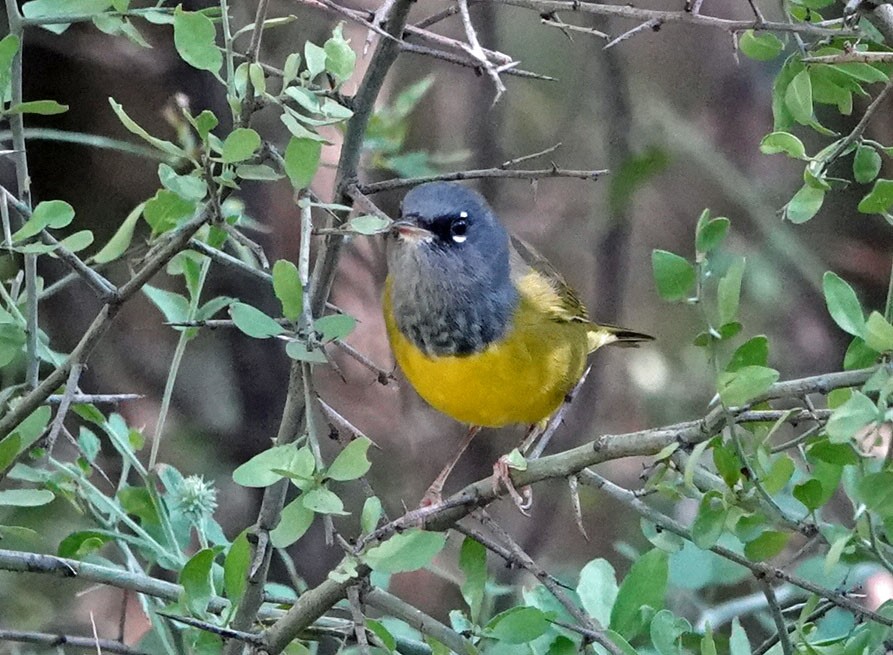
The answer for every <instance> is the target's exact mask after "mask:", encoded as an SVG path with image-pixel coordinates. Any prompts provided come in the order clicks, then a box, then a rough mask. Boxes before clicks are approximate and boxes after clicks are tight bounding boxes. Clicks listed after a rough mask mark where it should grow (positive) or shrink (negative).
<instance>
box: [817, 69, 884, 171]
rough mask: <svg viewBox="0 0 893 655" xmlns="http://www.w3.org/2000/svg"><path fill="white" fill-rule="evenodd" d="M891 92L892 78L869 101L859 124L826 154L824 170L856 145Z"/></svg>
mask: <svg viewBox="0 0 893 655" xmlns="http://www.w3.org/2000/svg"><path fill="white" fill-rule="evenodd" d="M891 90H893V78H891V79H890V80H888V81H887V83H886V84H885V85H884V88H883V90H882V91H881V92H880V93H878V94H877V97H876V98H875V99H874V100H872V101H871V104H870V105H868V107H867V108H866V109H865V113H864V114H862V118H860V119H859V122H858V123H856V127H854V128H853V131H852V132H850V133H849V134H847V135H846V136H845V137H844V138H843V139H841V140H840V141H838V142H837V146H836V147H835V148H834V150H832V151H831V152H830V153H828V156H827V157H825V160H824V166H823V167H824V168H826V167H827V166H828V165H829V164H831V163H832V162H833V161H834V160H836V159H837V158H838V157H839V156H840V155H841V154H842V153H844V152H845V151H846V150H847V148H849V147H850V146H851V145H853V144H854V143H856V141H858V140H859V139H861V138H862V135H863V134H864V133H865V130H866V128H867V127H868V123H869V122H870V121H871V118H872V116H874V114H875V112H877V110H878V109H880V107H881V105H882V104H883V103H884V100H886V99H887V96H888V95H889V94H890V91H891Z"/></svg>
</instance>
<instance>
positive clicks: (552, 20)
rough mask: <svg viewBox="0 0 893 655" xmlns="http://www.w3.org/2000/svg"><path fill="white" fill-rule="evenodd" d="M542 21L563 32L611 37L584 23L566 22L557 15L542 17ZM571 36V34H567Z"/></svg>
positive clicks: (606, 38) (604, 37)
mask: <svg viewBox="0 0 893 655" xmlns="http://www.w3.org/2000/svg"><path fill="white" fill-rule="evenodd" d="M540 22H541V23H542V24H543V25H548V26H549V27H557V28H558V29H560V30H561V31H562V32H566V31H571V32H582V33H583V34H590V35H592V36H597V37H598V38H600V39H605V40H606V41H607V40H609V39H610V38H611V35H610V34H605V33H604V32H601V31H599V30H596V29H593V28H591V27H583V26H582V25H573V24H572V23H565V22H564V21H562V20H559V19H558V17H557V16H549V17H548V18H541V19H540ZM567 37H568V38H570V35H567Z"/></svg>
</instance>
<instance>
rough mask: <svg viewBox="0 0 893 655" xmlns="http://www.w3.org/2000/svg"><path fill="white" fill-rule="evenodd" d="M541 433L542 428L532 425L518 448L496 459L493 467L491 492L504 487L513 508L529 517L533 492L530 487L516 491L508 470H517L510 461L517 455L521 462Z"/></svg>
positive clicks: (514, 463) (514, 464)
mask: <svg viewBox="0 0 893 655" xmlns="http://www.w3.org/2000/svg"><path fill="white" fill-rule="evenodd" d="M542 433H543V430H542V427H541V426H540V425H539V424H538V423H534V424H533V425H531V426H530V428H529V429H528V430H527V435H526V436H525V437H524V439H523V440H522V441H521V443H520V444H519V445H518V447H517V448H516V449H515V450H514V451H512V452H511V453H510V454H508V455H503V456H502V457H500V458H499V459H497V460H496V463H495V464H494V465H493V491H495V492H496V493H499V487H500V486H502V487H505V490H506V491H508V493H509V496H510V497H511V499H512V502H513V503H515V507H517V508H518V511H519V512H521V513H522V514H523V515H524V516H530V513H529V512H528V510H529V509H530V507H531V506H532V505H533V492H532V491H531V489H530V487H524V488H522V489H521V491H518V489H516V488H515V484H514V483H513V482H512V476H511V473H510V469H513V468H518V464H517V463H516V462H513V461H512V459H513V456H516V453H517V455H520V456H521V458H522V460H523V457H524V455H525V454H526V453H527V451H528V450H529V449H530V446H531V445H533V443H534V442H535V441H536V440H537V438H538V437H539V436H540V435H541V434H542Z"/></svg>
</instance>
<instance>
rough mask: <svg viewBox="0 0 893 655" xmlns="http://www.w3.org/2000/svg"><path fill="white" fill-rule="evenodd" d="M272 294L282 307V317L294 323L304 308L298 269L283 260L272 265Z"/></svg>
mask: <svg viewBox="0 0 893 655" xmlns="http://www.w3.org/2000/svg"><path fill="white" fill-rule="evenodd" d="M273 292H274V293H275V294H276V297H277V298H278V299H279V303H280V304H281V305H282V315H283V316H285V318H287V319H289V320H291V321H296V320H297V319H298V317H299V316H300V315H301V310H302V309H303V307H304V296H303V291H302V289H301V279H300V277H299V276H298V267H297V266H295V265H294V264H292V263H291V262H290V261H287V260H285V259H278V260H276V263H274V264H273Z"/></svg>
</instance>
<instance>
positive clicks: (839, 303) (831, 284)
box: [822, 271, 865, 337]
mask: <svg viewBox="0 0 893 655" xmlns="http://www.w3.org/2000/svg"><path fill="white" fill-rule="evenodd" d="M822 291H823V292H824V294H825V303H826V304H827V305H828V313H829V314H831V318H833V319H834V322H835V323H837V325H838V327H839V328H840V329H841V330H843V331H844V332H848V333H849V334H852V335H853V336H857V337H861V336H862V335H863V334H864V333H865V314H864V313H863V312H862V305H861V304H860V303H859V298H858V297H857V296H856V292H855V291H853V287H851V286H850V285H849V284H848V283H847V282H846V281H845V280H844V279H843V278H841V277H840V276H839V275H837V274H836V273H832V272H831V271H827V272H826V273H825V275H824V276H823V277H822Z"/></svg>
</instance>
